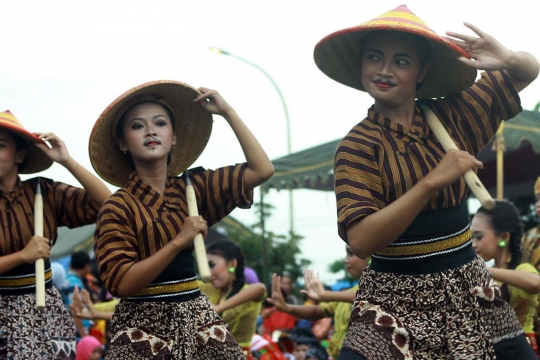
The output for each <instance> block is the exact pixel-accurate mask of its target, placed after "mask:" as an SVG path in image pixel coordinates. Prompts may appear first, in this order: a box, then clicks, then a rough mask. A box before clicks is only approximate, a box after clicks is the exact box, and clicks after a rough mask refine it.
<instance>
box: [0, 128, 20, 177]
mask: <svg viewBox="0 0 540 360" xmlns="http://www.w3.org/2000/svg"><path fill="white" fill-rule="evenodd" d="M25 156H26V150H17V146H16V144H15V139H14V138H13V135H12V134H11V132H9V131H6V130H3V129H0V179H4V178H6V177H8V176H10V175H11V176H17V175H18V173H19V171H18V165H19V164H21V163H22V162H23V161H24V158H25Z"/></svg>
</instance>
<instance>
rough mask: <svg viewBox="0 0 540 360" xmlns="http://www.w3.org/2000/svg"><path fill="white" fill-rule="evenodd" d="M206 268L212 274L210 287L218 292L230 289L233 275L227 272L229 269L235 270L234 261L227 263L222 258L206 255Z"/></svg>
mask: <svg viewBox="0 0 540 360" xmlns="http://www.w3.org/2000/svg"><path fill="white" fill-rule="evenodd" d="M207 256H208V266H209V267H210V273H211V274H212V278H211V280H212V285H214V287H215V288H217V289H220V290H228V289H230V288H231V287H232V283H233V282H234V279H235V275H234V273H231V272H229V268H236V264H237V262H236V260H233V261H227V260H226V259H225V258H224V257H223V256H219V255H215V254H207Z"/></svg>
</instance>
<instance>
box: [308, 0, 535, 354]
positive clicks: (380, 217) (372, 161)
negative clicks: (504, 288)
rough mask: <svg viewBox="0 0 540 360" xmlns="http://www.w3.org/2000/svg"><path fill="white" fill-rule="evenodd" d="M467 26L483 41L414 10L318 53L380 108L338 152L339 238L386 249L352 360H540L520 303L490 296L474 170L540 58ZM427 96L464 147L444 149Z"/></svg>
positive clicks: (351, 347)
mask: <svg viewBox="0 0 540 360" xmlns="http://www.w3.org/2000/svg"><path fill="white" fill-rule="evenodd" d="M465 25H466V26H467V27H468V28H470V29H471V30H473V31H474V32H475V33H476V34H477V35H478V37H474V36H468V35H462V34H458V33H453V32H449V33H448V35H449V36H452V37H453V38H454V39H452V40H448V39H445V38H441V37H440V36H439V35H437V34H436V33H435V32H433V31H432V30H431V29H430V28H429V27H427V26H426V24H424V23H423V22H422V21H421V20H420V19H419V18H418V17H416V15H414V14H413V13H412V12H411V11H410V10H409V9H408V8H407V7H406V6H401V7H399V8H397V9H395V10H393V11H390V12H388V13H386V14H383V15H381V16H379V17H378V18H376V19H374V20H372V21H368V22H367V23H364V24H361V25H359V26H357V27H353V28H349V29H345V30H342V31H338V32H336V33H334V34H331V35H329V36H327V37H326V38H324V39H323V40H322V41H320V42H319V44H318V45H317V46H316V48H315V61H316V63H317V65H318V66H319V68H320V69H321V70H322V71H323V72H325V73H326V74H327V75H329V76H330V77H332V78H333V79H335V80H337V81H339V82H342V83H344V84H346V85H348V86H351V87H354V88H356V89H359V90H363V91H367V92H368V94H369V95H370V96H371V97H372V98H373V99H374V101H375V104H374V105H373V106H372V107H371V108H370V109H369V111H368V116H367V118H366V119H364V120H363V121H362V122H360V123H359V124H358V125H356V126H355V127H353V129H352V130H351V131H350V132H349V134H348V135H347V136H346V137H345V138H344V139H343V140H342V142H341V143H340V145H339V147H338V149H337V152H336V157H335V169H334V174H335V192H336V198H337V208H338V224H339V234H340V235H341V237H342V238H343V239H344V240H345V241H347V242H348V243H349V245H350V246H351V248H352V250H353V252H354V253H355V254H356V255H357V256H359V257H363V258H364V257H367V256H369V255H372V262H371V265H370V267H369V268H368V269H366V270H364V273H363V274H362V278H361V280H360V283H359V290H358V293H357V296H356V299H355V302H354V304H353V310H352V314H351V320H350V323H349V328H348V330H347V336H346V339H345V342H344V344H343V349H342V351H341V354H340V359H369V360H372V359H388V358H392V359H441V358H455V359H457V358H459V359H494V358H495V356H496V357H497V359H508V358H512V359H516V358H519V359H528V358H531V359H532V358H535V355H534V353H533V351H532V349H531V347H530V346H529V345H528V344H527V341H526V339H525V336H524V335H523V332H522V330H521V326H520V324H519V321H518V320H517V318H516V315H515V313H514V311H513V310H512V308H511V307H510V306H509V305H508V304H507V303H506V302H505V301H504V300H503V299H501V298H500V297H499V296H495V295H493V296H489V297H487V298H484V297H482V294H483V289H488V288H489V287H490V282H491V276H490V273H489V271H488V270H487V268H486V265H485V264H484V262H483V261H482V259H480V258H478V257H477V256H476V254H475V253H474V250H473V248H472V235H471V232H470V228H469V214H468V211H467V205H466V199H467V197H468V195H469V190H468V188H467V186H466V184H465V180H464V179H463V177H462V175H463V174H464V173H465V172H466V171H468V170H470V169H473V170H474V169H477V168H480V167H482V164H481V163H480V162H479V161H478V160H476V159H475V158H474V155H475V154H477V153H478V151H479V150H480V149H481V148H482V147H483V146H484V145H485V144H486V143H487V142H488V141H489V139H490V138H491V137H492V136H493V135H494V134H495V132H496V130H497V128H498V126H499V124H500V121H501V120H502V119H509V118H512V117H513V116H515V115H516V114H518V113H519V111H520V110H521V107H520V104H519V96H518V92H519V91H520V90H522V89H523V88H525V87H526V86H527V85H528V84H529V83H530V82H532V81H533V80H534V79H535V78H536V76H537V75H538V61H537V60H536V59H535V58H534V57H533V56H531V55H530V54H527V53H523V52H514V51H511V50H509V49H507V48H506V47H504V46H503V45H502V44H500V43H499V42H498V41H497V40H496V39H494V38H493V37H492V36H490V35H488V34H486V33H484V32H483V31H481V30H480V29H478V28H476V27H475V26H473V25H470V24H465ZM471 57H472V58H473V59H471ZM477 69H483V70H486V72H484V73H483V74H482V77H481V79H480V80H478V82H477V83H475V84H473V81H474V79H475V77H476V70H477ZM471 85H472V86H471ZM443 96H444V97H443ZM441 97H443V98H441ZM416 98H426V99H424V100H422V102H423V103H424V104H426V106H428V107H429V108H431V109H432V110H433V111H434V112H435V113H436V114H437V116H438V117H439V118H440V119H441V120H442V122H443V126H444V127H445V128H446V130H447V131H448V132H449V134H450V135H451V137H452V138H453V140H454V141H455V142H456V145H457V146H458V148H459V149H460V150H459V151H458V150H452V151H449V152H447V153H446V154H445V153H444V150H443V148H442V146H441V144H440V143H439V141H438V140H437V139H436V138H435V136H434V134H433V132H432V131H431V129H430V128H429V127H428V126H427V125H426V120H425V118H424V115H423V114H422V112H421V110H420V107H419V106H418V104H417V102H416V101H415V99H416ZM435 98H436V99H435Z"/></svg>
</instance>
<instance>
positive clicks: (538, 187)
mask: <svg viewBox="0 0 540 360" xmlns="http://www.w3.org/2000/svg"><path fill="white" fill-rule="evenodd" d="M534 194H535V195H537V194H540V176H539V177H538V179H536V182H535V183H534Z"/></svg>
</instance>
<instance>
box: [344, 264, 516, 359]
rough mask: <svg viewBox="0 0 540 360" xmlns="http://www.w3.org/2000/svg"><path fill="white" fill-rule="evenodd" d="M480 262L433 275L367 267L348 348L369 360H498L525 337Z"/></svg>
mask: <svg viewBox="0 0 540 360" xmlns="http://www.w3.org/2000/svg"><path fill="white" fill-rule="evenodd" d="M522 333H523V332H522V330H521V326H520V324H519V321H518V319H517V317H516V315H515V313H514V311H513V310H512V308H511V307H510V305H509V304H508V303H507V302H506V301H504V300H503V299H502V298H501V291H500V289H499V287H498V286H497V285H496V284H495V283H494V281H493V279H492V277H491V275H490V273H489V271H488V269H487V268H486V265H485V264H484V262H483V261H482V259H480V258H478V257H477V258H476V259H474V260H473V261H472V262H470V263H468V264H465V265H462V266H460V267H457V268H454V269H449V270H445V271H442V272H438V273H431V274H415V275H405V274H396V273H384V272H376V271H373V270H370V269H369V268H367V269H365V270H364V272H363V274H362V277H361V280H360V283H359V290H358V292H357V294H356V298H355V301H354V303H353V310H352V313H351V319H350V323H349V328H348V331H347V336H346V339H345V342H344V344H343V348H346V349H350V350H353V351H355V352H357V353H360V354H362V355H363V356H364V357H365V358H366V359H368V360H388V359H396V360H401V359H415V360H424V359H426V360H428V359H447V358H451V359H485V360H489V359H495V351H494V349H493V344H494V343H497V342H500V341H503V340H507V339H511V338H514V337H516V336H518V335H520V334H522Z"/></svg>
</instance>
